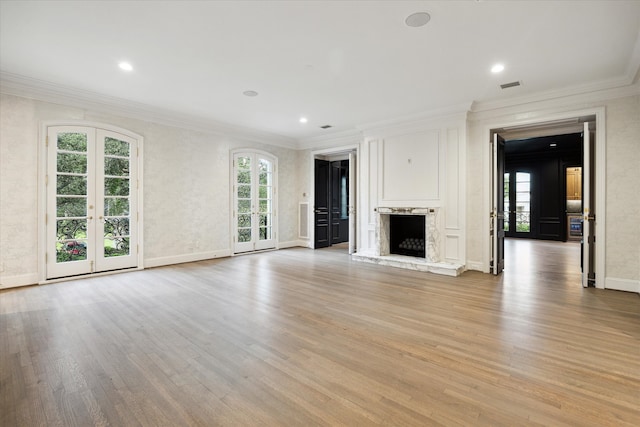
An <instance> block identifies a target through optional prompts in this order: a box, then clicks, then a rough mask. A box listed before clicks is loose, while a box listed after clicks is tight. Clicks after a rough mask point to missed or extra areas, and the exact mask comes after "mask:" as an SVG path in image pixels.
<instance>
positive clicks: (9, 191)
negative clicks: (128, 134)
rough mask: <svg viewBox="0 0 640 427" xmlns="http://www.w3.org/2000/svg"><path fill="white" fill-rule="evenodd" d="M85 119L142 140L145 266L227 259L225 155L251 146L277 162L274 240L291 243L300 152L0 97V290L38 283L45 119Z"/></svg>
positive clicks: (228, 233)
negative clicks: (40, 158)
mask: <svg viewBox="0 0 640 427" xmlns="http://www.w3.org/2000/svg"><path fill="white" fill-rule="evenodd" d="M71 119H73V120H85V121H90V122H99V123H105V124H110V125H114V126H118V127H122V128H125V129H128V130H130V131H133V132H136V133H138V134H140V135H142V136H143V137H144V138H145V141H144V152H143V156H144V158H143V159H144V172H143V174H144V175H143V183H144V193H143V198H144V221H143V226H144V241H143V249H144V263H145V266H157V265H163V264H169V263H173V262H184V261H192V260H198V259H206V258H212V257H216V256H225V255H229V254H230V252H231V247H230V212H231V208H230V197H229V194H230V191H229V185H230V184H229V179H230V178H229V165H230V163H229V154H230V150H232V149H235V148H247V147H251V148H257V149H260V150H264V151H267V152H270V153H272V154H274V155H275V156H276V157H278V165H279V170H278V177H279V189H278V228H279V230H278V241H279V242H281V243H282V245H283V246H288V245H291V244H295V242H296V241H297V202H298V197H297V195H298V185H297V184H296V179H297V176H298V165H297V159H298V153H297V151H296V150H292V149H288V148H282V147H275V146H272V145H265V144H259V143H255V142H250V141H247V140H242V139H240V138H238V137H233V136H225V135H220V134H214V133H207V132H202V131H194V130H189V129H184V128H178V127H172V126H165V125H161V124H157V123H153V122H150V121H143V120H137V119H130V118H125V117H118V116H115V115H108V114H101V113H96V112H94V111H91V110H88V109H84V108H73V107H69V106H64V105H60V104H54V103H49V102H42V101H36V100H32V99H27V98H22V97H17V96H12V95H5V94H3V95H1V96H0V165H1V169H0V201H1V204H0V205H1V206H0V286H5V287H6V286H14V285H23V284H31V283H36V282H37V281H38V280H39V279H41V277H40V276H39V275H38V272H39V270H38V269H39V267H40V263H41V260H38V258H37V252H38V251H37V247H38V226H37V225H38V205H39V202H40V201H39V200H38V194H37V188H38V179H42V177H41V176H40V175H39V171H38V153H39V149H38V147H39V144H41V143H42V141H40V140H39V136H38V135H39V128H40V124H41V122H43V121H55V120H71Z"/></svg>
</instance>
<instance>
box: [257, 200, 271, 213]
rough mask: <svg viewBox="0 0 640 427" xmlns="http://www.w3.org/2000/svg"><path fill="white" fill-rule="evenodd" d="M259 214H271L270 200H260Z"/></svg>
mask: <svg viewBox="0 0 640 427" xmlns="http://www.w3.org/2000/svg"><path fill="white" fill-rule="evenodd" d="M259 203H260V212H261V213H262V212H271V200H260V201H259Z"/></svg>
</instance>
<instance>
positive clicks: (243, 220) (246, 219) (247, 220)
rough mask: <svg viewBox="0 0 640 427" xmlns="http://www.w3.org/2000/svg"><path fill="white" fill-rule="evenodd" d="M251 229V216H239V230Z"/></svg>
mask: <svg viewBox="0 0 640 427" xmlns="http://www.w3.org/2000/svg"><path fill="white" fill-rule="evenodd" d="M243 227H251V215H238V228H243Z"/></svg>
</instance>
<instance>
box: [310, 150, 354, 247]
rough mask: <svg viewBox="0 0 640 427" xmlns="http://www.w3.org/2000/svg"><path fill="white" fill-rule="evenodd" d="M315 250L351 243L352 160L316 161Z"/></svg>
mask: <svg viewBox="0 0 640 427" xmlns="http://www.w3.org/2000/svg"><path fill="white" fill-rule="evenodd" d="M314 227H315V242H314V247H315V248H326V247H328V246H331V245H334V244H337V243H343V242H348V241H349V161H348V160H336V161H328V160H321V159H316V160H315V207H314Z"/></svg>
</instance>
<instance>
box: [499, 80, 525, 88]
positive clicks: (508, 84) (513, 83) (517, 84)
mask: <svg viewBox="0 0 640 427" xmlns="http://www.w3.org/2000/svg"><path fill="white" fill-rule="evenodd" d="M516 86H520V82H518V81H516V82H511V83H505V84H502V85H500V87H501V88H502V89H509V88H510V87H516Z"/></svg>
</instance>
